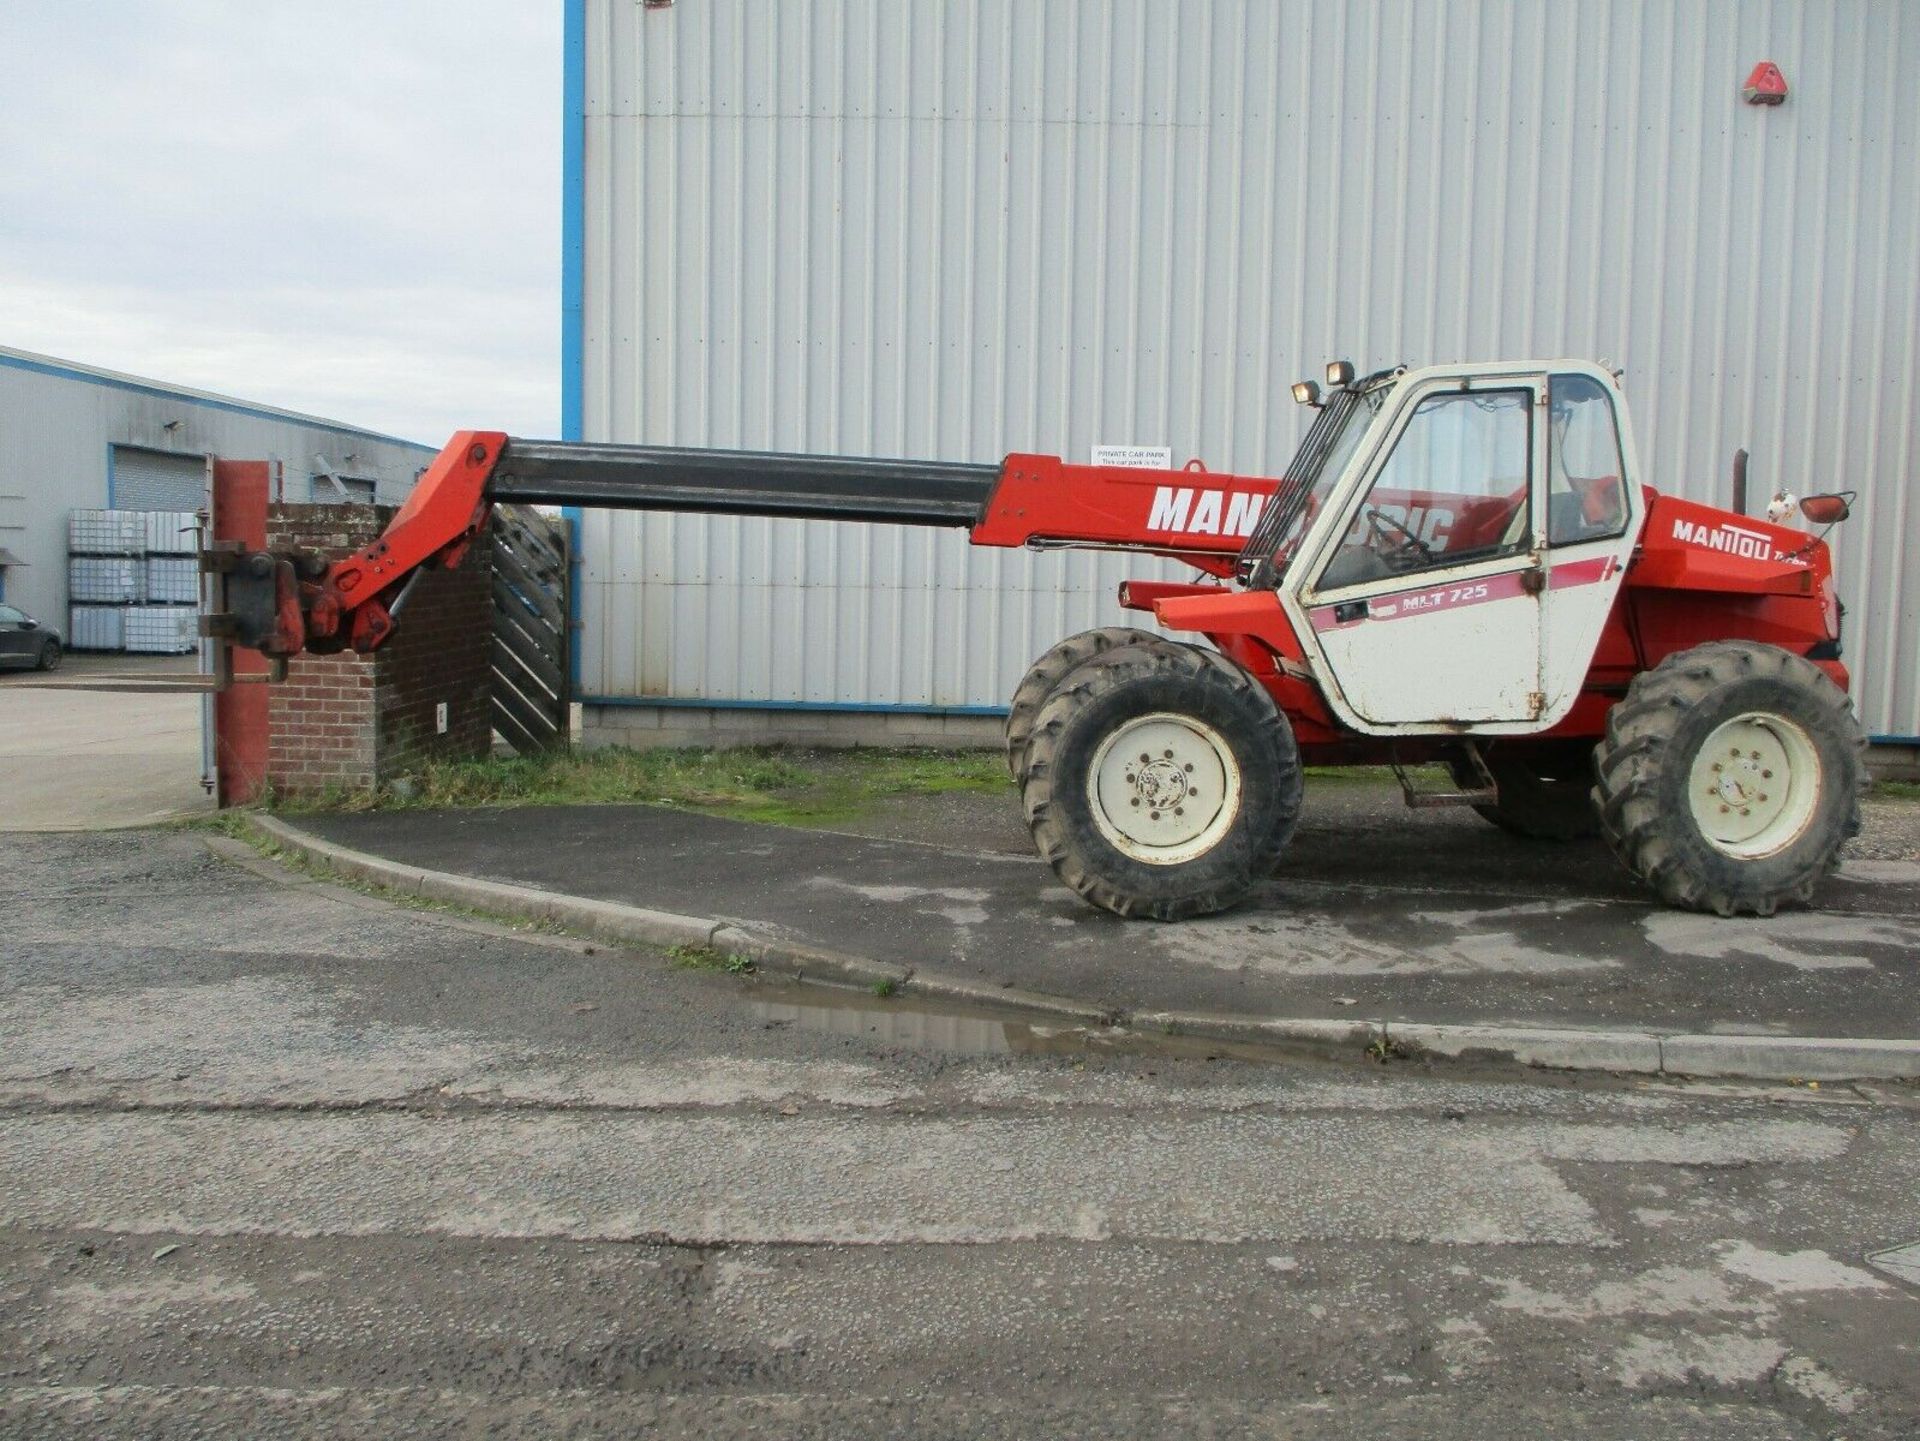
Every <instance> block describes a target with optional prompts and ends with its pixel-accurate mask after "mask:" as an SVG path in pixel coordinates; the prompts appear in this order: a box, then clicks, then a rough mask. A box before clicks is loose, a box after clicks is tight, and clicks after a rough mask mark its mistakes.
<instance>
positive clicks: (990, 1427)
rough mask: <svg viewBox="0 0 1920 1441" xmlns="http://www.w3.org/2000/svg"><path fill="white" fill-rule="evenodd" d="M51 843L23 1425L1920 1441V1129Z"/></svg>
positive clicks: (30, 1151)
mask: <svg viewBox="0 0 1920 1441" xmlns="http://www.w3.org/2000/svg"><path fill="white" fill-rule="evenodd" d="M13 839H14V842H15V844H14V846H13V856H12V862H13V863H12V865H11V866H10V868H9V879H8V882H7V885H8V889H9V896H8V908H7V914H8V917H9V922H8V927H7V930H6V933H5V936H4V938H0V971H3V972H4V977H5V980H4V985H0V1217H4V1220H3V1221H0V1433H4V1434H5V1435H7V1436H9V1437H15V1436H19V1437H36V1436H55V1435H68V1434H73V1433H74V1432H76V1431H85V1432H87V1433H88V1434H90V1435H102V1436H128V1437H132V1436H142V1437H145V1436H168V1435H194V1436H210V1437H224V1436H233V1437H241V1436H253V1435H260V1434H269V1433H271V1434H290V1433H297V1434H303V1435H313V1436H342V1437H344V1436H364V1435H370V1434H397V1433H401V1432H405V1433H406V1434H411V1435H421V1436H440V1435H448V1436H452V1435H469V1434H474V1433H476V1432H484V1433H488V1434H555V1433H562V1434H569V1435H580V1436H599V1435H607V1436H612V1435H630V1434H634V1433H635V1432H639V1431H645V1432H647V1433H649V1434H658V1435H663V1436H722V1437H725V1436H744V1435H750V1434H754V1435H763V1434H769V1433H773V1434H781V1435H798V1436H833V1437H865V1436H874V1437H879V1436H894V1435H903V1434H910V1435H919V1436H956V1437H959V1436H965V1437H1003V1436H1005V1437H1011V1436H1035V1435H1045V1436H1061V1437H1075V1436H1086V1437H1093V1436H1120V1437H1128V1436H1137V1437H1157V1436H1167V1435H1205V1436H1215V1437H1223V1436H1230V1437H1238V1436H1248V1437H1251V1436H1267V1437H1271V1436H1279V1435H1284V1436H1289V1437H1296V1436H1297V1437H1336V1436H1349V1435H1355V1434H1363V1433H1365V1434H1374V1433H1380V1432H1387V1433H1393V1434H1413V1435H1422V1436H1432V1437H1438V1438H1457V1441H1466V1438H1482V1437H1501V1436H1515V1437H1520V1436H1527V1437H1532V1436H1541V1435H1574V1434H1577V1435H1580V1436H1583V1437H1601V1438H1609V1437H1615V1438H1627V1437H1643V1436H1647V1435H1686V1436H1689V1437H1705V1438H1814V1437H1828V1436H1836V1435H1845V1436H1847V1437H1850V1438H1856V1441H1858V1438H1880V1437H1885V1438H1894V1437H1909V1436H1912V1435H1914V1434H1915V1433H1916V1431H1920V1287H1915V1286H1914V1285H1911V1284H1908V1283H1907V1282H1905V1281H1903V1280H1902V1279H1900V1278H1899V1276H1898V1275H1897V1274H1896V1273H1895V1272H1894V1271H1892V1270H1887V1269H1882V1268H1881V1267H1880V1266H1878V1265H1876V1264H1875V1263H1874V1262H1873V1261H1872V1260H1870V1258H1872V1257H1876V1256H1879V1255H1880V1254H1881V1253H1883V1252H1887V1251H1889V1250H1892V1249H1894V1248H1896V1247H1899V1246H1902V1245H1906V1244H1909V1243H1912V1242H1914V1241H1916V1240H1920V1207H1916V1204H1915V1201H1914V1198H1915V1197H1916V1196H1920V1103H1917V1102H1916V1098H1915V1096H1914V1093H1912V1092H1911V1091H1908V1090H1904V1089H1902V1088H1898V1087H1862V1088H1853V1087H1829V1088H1826V1089H1823V1090H1821V1091H1819V1092H1809V1091H1807V1090H1804V1089H1791V1088H1785V1087H1779V1088H1774V1087H1759V1086H1745V1087H1713V1086H1701V1085H1693V1086H1688V1085H1681V1084H1675V1083H1660V1084H1630V1083H1625V1082H1604V1081H1593V1082H1582V1081H1577V1080H1569V1079H1567V1078H1558V1079H1555V1080H1553V1081H1551V1082H1547V1081H1545V1080H1542V1081H1541V1082H1537V1083H1536V1082H1532V1081H1528V1082H1517V1081H1510V1080H1486V1079H1477V1078H1475V1077H1474V1076H1473V1074H1472V1073H1471V1072H1466V1071H1458V1070H1455V1071H1440V1072H1427V1071H1425V1070H1422V1069H1420V1068H1418V1067H1407V1066H1388V1067H1382V1066H1372V1065H1366V1064H1362V1063H1354V1064H1348V1065H1338V1066H1319V1067H1312V1066H1301V1065H1274V1066H1248V1065H1241V1064H1236V1063H1233V1062H1229V1061H1224V1060H1222V1061H1212V1062H1208V1061H1205V1060H1200V1059H1186V1058H1182V1057H1179V1056H1173V1055H1156V1054H1143V1055H1122V1056H1101V1055H1089V1054H1082V1055H1078V1056H1049V1055H1038V1056H1034V1055H1015V1054H986V1055H968V1054H960V1053H958V1052H956V1051H951V1050H941V1049H937V1048H931V1047H922V1046H916V1045H910V1044H907V1043H905V1042H904V1041H902V1040H901V1039H900V1038H899V1035H900V1033H899V1032H894V1031H888V1030H886V1029H885V1028H881V1027H877V1026H872V1025H869V1024H868V1023H866V1022H864V1021H861V1022H858V1023H856V1024H854V1025H852V1026H851V1027H849V1029H848V1030H847V1031H846V1032H845V1033H835V1032H833V1031H831V1030H827V1029H810V1028H806V1027H803V1026H801V1025H798V1024H794V1023H792V1022H791V1021H790V1020H788V1019H784V1018H783V1013H780V1012H779V1011H777V1009H776V1008H777V1007H779V1006H781V1005H783V1004H785V1002H784V1001H783V1000H782V999H780V997H779V995H778V993H775V994H774V998H773V999H771V1000H768V1001H763V1002H760V1003H759V1004H756V1003H755V1002H756V998H758V997H760V996H762V995H763V994H767V993H764V992H763V991H761V990H760V989H758V988H756V987H755V986H754V985H753V984H752V983H751V982H741V981H739V980H736V979H734V978H730V977H726V976H722V975H715V974H707V973H696V972H689V971H686V970H680V969H675V968H674V967H673V966H672V965H671V964H669V963H668V962H667V961H666V960H665V959H664V958H663V957H660V956H657V955H647V954H640V953H627V952H618V951H611V950H608V949H607V948H605V947H602V946H595V945H588V944H585V943H581V942H578V941H573V940H569V939H566V938H560V937H549V936H540V935H528V934H516V933H512V932H508V931H505V930H500V929H496V928H492V927H487V926H481V925H475V924H472V923H470V922H458V921H454V920H452V919H451V918H447V917H441V916H434V915H430V914H425V913H421V912H417V911H408V910H401V909H397V908H394V907H390V906H387V905H385V904H383V903H380V902H377V901H373V900H370V899H368V898H367V897H364V896H361V895H358V894H355V893H353V892H348V891H340V890H335V889H333V888H330V887H326V886H318V885H310V884H306V885H298V886H287V885H278V884H275V883H274V882H273V881H272V880H270V879H267V878H264V877H262V876H260V875H257V874H254V873H252V872H249V871H246V870H241V869H238V868H236V867H233V866H230V865H227V864H225V863H223V862H221V861H219V860H217V859H216V858H214V857H213V856H212V855H210V854H209V853H208V852H207V850H206V848H205V846H204V844H203V843H202V842H201V841H200V840H199V839H198V838H197V837H194V836H192V835H189V834H183V833H177V832H176V833H167V832H149V833H143V834H129V835H116V836H90V837H72V838H69V837H52V836H25V837H15V838H13ZM868 1004H869V1005H870V1006H878V1005H879V1003H877V1002H872V1001H871V1000H870V999H869V1002H868ZM790 1009H791V1007H789V1010H790Z"/></svg>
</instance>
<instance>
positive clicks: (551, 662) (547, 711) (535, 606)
mask: <svg viewBox="0 0 1920 1441" xmlns="http://www.w3.org/2000/svg"><path fill="white" fill-rule="evenodd" d="M491 538H492V542H493V728H494V731H495V732H496V733H497V734H499V735H500V737H501V738H502V739H504V740H505V741H506V742H507V744H508V745H510V746H512V747H513V749H514V750H515V752H516V753H518V754H520V755H533V754H535V753H536V752H539V751H544V750H552V749H556V748H560V747H564V746H565V745H566V744H567V740H568V734H569V725H568V714H569V711H570V710H571V703H572V700H573V691H572V688H571V686H570V684H569V677H570V676H571V675H572V656H571V648H572V634H571V631H570V629H569V626H568V620H567V618H568V615H569V614H570V608H569V606H568V601H567V583H568V566H567V532H566V528H565V526H564V525H563V524H562V522H560V521H559V520H557V519H555V518H553V517H551V516H547V515H543V514H541V512H539V511H537V510H534V509H533V508H532V507H531V506H524V505H496V506H495V507H494V508H493V526H492V530H491Z"/></svg>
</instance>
